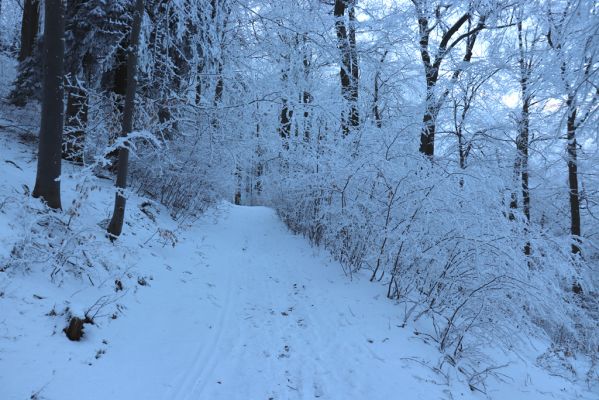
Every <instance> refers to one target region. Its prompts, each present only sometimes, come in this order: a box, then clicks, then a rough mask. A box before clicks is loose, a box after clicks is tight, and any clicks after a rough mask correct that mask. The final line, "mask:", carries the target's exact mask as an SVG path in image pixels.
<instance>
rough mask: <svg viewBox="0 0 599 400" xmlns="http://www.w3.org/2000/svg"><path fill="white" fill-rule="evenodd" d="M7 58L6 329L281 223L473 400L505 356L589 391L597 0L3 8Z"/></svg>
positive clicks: (1, 131) (597, 346) (595, 366)
mask: <svg viewBox="0 0 599 400" xmlns="http://www.w3.org/2000/svg"><path fill="white" fill-rule="evenodd" d="M0 57H1V60H0V64H1V71H0V75H1V77H0V79H1V82H0V85H3V86H4V87H3V88H2V89H1V91H0V92H1V93H0V94H1V95H2V97H3V98H2V100H1V104H0V136H4V138H3V139H2V141H1V142H0V148H1V149H2V150H1V151H2V153H3V154H2V157H3V158H4V160H5V163H4V164H3V166H2V169H3V170H4V171H15V173H19V174H20V173H21V171H23V173H26V174H27V175H23V176H27V177H31V179H32V180H31V181H26V180H23V181H21V180H20V179H22V178H18V179H17V178H14V179H13V178H12V177H11V176H12V175H10V173H9V172H6V174H5V173H4V172H3V173H0V176H2V175H5V178H4V179H5V181H2V182H5V183H6V182H9V183H7V184H6V185H4V183H3V184H0V214H2V215H0V217H1V218H0V222H1V224H0V232H2V233H1V234H0V238H1V240H0V245H1V246H0V247H2V252H0V275H4V276H3V277H0V278H1V279H0V306H1V303H2V302H3V300H5V299H6V298H5V297H4V296H3V295H4V293H5V292H7V288H9V287H11V285H12V286H15V285H16V284H12V283H11V282H14V281H15V280H19V282H20V280H23V281H26V280H27V274H28V273H30V272H27V271H32V270H33V271H35V270H40V271H43V274H42V275H40V276H42V277H43V278H39V279H40V280H41V281H42V282H44V283H43V284H41V283H39V284H40V285H47V286H48V287H53V288H54V289H52V291H56V290H57V291H58V292H60V290H61V289H60V287H61V286H62V285H63V284H64V285H66V286H68V287H73V288H75V287H80V288H82V289H81V290H83V288H84V287H88V286H93V287H94V288H97V287H98V284H97V280H95V278H98V277H99V276H100V275H101V276H105V278H101V279H102V280H103V281H105V280H109V281H110V282H109V283H111V282H112V281H114V280H115V279H116V281H115V282H117V281H118V282H119V283H116V286H117V290H116V291H117V292H119V290H118V286H119V285H121V288H120V289H122V285H123V283H125V281H124V280H123V279H124V278H118V279H117V278H115V276H116V275H114V274H116V272H115V271H119V270H120V271H121V272H119V274H121V275H122V274H123V272H122V271H124V270H126V269H127V268H128V267H127V265H128V264H127V261H122V260H119V259H118V258H117V257H116V256H114V259H113V260H112V261H110V262H108V261H106V262H103V261H102V262H100V261H99V260H101V258H102V257H103V256H104V255H105V254H107V253H110V252H112V250H110V249H112V248H114V249H119V250H118V251H123V252H124V253H127V252H128V250H126V249H127V248H129V247H127V246H133V245H131V243H132V242H130V240H133V239H132V237H133V236H132V235H135V234H136V232H137V231H136V229H142V228H139V224H140V222H139V221H141V220H142V219H143V220H144V221H145V220H146V219H148V218H149V219H151V220H152V223H155V224H158V222H156V218H157V215H158V214H160V211H159V210H163V211H162V212H163V214H164V215H161V216H160V218H158V219H159V220H160V221H162V219H161V218H168V220H169V221H170V222H169V223H172V224H174V225H173V226H177V228H168V229H167V228H165V227H157V228H152V229H154V230H155V231H156V234H153V235H152V237H150V239H148V241H147V242H145V243H142V242H140V244H139V246H137V245H135V246H133V247H135V248H136V251H144V250H143V249H144V248H145V247H144V246H147V244H148V243H149V242H151V241H156V240H160V241H161V243H162V245H163V247H173V248H175V247H176V246H182V244H181V243H183V239H181V238H182V237H183V236H185V235H184V234H183V233H180V232H183V231H184V230H185V229H188V228H189V227H190V226H193V225H194V223H196V222H197V221H199V220H202V218H203V217H205V216H206V215H212V214H211V213H212V212H214V211H213V210H215V209H219V207H223V206H222V202H223V201H225V202H228V203H232V204H233V205H236V206H241V207H248V210H250V209H249V207H251V208H255V209H256V210H257V209H261V208H260V207H268V208H269V209H272V210H274V211H275V213H276V217H277V218H278V219H280V220H281V221H282V222H283V223H284V225H285V226H286V229H287V230H288V231H290V232H291V233H292V234H294V235H296V236H299V237H303V238H305V240H307V241H309V243H310V245H311V248H312V249H320V250H322V251H324V253H325V254H326V257H329V258H330V259H331V260H333V261H334V262H335V263H336V264H335V265H339V266H340V272H341V274H342V275H343V277H342V279H343V280H344V281H347V282H354V281H363V282H364V284H365V285H366V286H369V287H371V289H373V292H374V293H376V295H377V296H378V295H380V296H381V298H383V299H384V301H383V300H381V301H382V302H383V303H384V305H381V306H380V307H387V306H388V305H389V304H391V305H392V306H393V307H392V310H393V311H392V313H394V317H393V318H395V319H394V321H395V322H396V325H397V326H398V327H400V329H409V330H411V331H414V332H413V334H415V335H416V336H417V337H419V338H420V339H421V340H422V341H424V342H425V343H426V344H427V345H428V346H429V347H432V348H433V349H434V350H435V354H436V355H437V360H438V362H436V363H432V364H435V365H434V366H432V367H431V368H433V369H436V370H437V372H438V373H440V374H441V375H443V376H446V377H447V376H450V375H451V376H453V375H452V374H456V376H460V377H461V378H458V381H463V382H466V385H467V387H468V388H469V390H470V391H471V392H473V393H475V394H479V395H482V394H486V395H489V396H490V394H489V393H490V392H488V390H487V382H490V381H489V380H490V379H492V378H493V379H500V377H501V376H502V373H501V368H502V367H503V366H504V365H507V364H509V362H508V363H504V362H502V361H499V360H500V359H502V357H504V355H505V354H512V355H510V356H507V357H508V359H509V360H511V359H512V358H515V359H518V358H522V359H526V360H529V361H530V362H531V363H532V364H534V365H536V366H538V367H539V368H541V369H542V370H544V371H546V372H548V373H549V374H551V375H552V376H559V377H562V378H563V377H565V378H567V379H569V380H570V381H576V382H579V383H581V385H583V386H584V385H586V387H587V390H589V391H590V392H589V394H588V396H589V397H588V399H592V398H594V397H592V396H593V395H592V393H591V392H593V393H595V394H596V393H598V392H599V287H598V285H599V4H598V3H597V2H596V1H595V0H448V1H440V0H0ZM15 141H16V142H19V143H20V144H19V146H21V145H24V146H28V147H27V148H28V149H30V150H31V155H30V156H29V158H28V161H27V166H25V165H24V161H18V160H17V159H16V158H14V157H16V156H15V155H14V154H17V153H18V152H19V151H20V150H15V149H16V147H14V146H13V145H12V144H10V143H12V142H15ZM11 146H13V147H11ZM19 148H20V147H19ZM11 149H12V150H11ZM28 154H29V153H28ZM19 157H20V156H19ZM23 160H25V158H23ZM11 163H12V164H11ZM17 168H18V170H20V171H17V170H16V169H17ZM11 173H12V172H11ZM19 176H20V175H19ZM27 179H29V178H27ZM10 182H12V183H10ZM65 182H66V183H65ZM2 185H4V186H2ZM11 185H12V186H11ZM65 185H66V186H65ZM29 187H31V190H30V189H29ZM17 192H18V193H17ZM98 199H102V200H98ZM138 199H142V200H139V201H140V202H141V203H140V204H141V205H140V206H139V207H138V206H137V205H136V204H137V202H138ZM98 201H101V202H102V203H101V205H98V204H100V203H97V202H98ZM229 206H230V207H233V206H231V205H229ZM229 206H228V207H229ZM90 207H91V208H90ZM90 209H94V210H95V211H89V210H90ZM227 210H228V209H227ZM231 210H237V209H236V208H231ZM240 210H245V208H242V209H240ZM140 212H141V214H140ZM223 212H224V211H223ZM228 212H230V213H231V214H230V215H231V216H230V217H229V218H233V216H234V215H238V214H236V213H237V211H228ZM251 212H252V211H248V213H251ZM255 212H257V211H255ZM239 215H240V216H239V218H241V219H243V218H245V216H246V214H239ZM247 215H253V214H247ZM269 215H270V214H269ZM91 216H93V218H92V217H91ZM248 218H249V217H248ZM269 218H270V217H269ZM273 218H274V217H273ZM249 220H250V219H248V221H249ZM17 221H18V223H17ZM252 221H253V220H252ZM148 223H149V222H148ZM273 223H274V222H273ZM4 224H6V225H4ZM239 224H241V222H239ZM254 225H255V226H256V227H259V225H260V223H259V222H258V223H256V224H254ZM152 226H153V225H152ZM156 226H158V225H156ZM231 226H232V228H231V230H232V231H231V232H229V233H227V234H226V235H225V236H223V238H222V243H225V244H226V243H227V240H228V239H227V235H229V234H230V235H231V237H236V236H235V235H237V234H238V233H239V232H235V230H237V229H241V230H243V229H245V228H243V227H242V228H239V227H238V226H237V225H231ZM183 227H187V228H185V229H184V228H183ZM143 229H146V228H143ZM147 229H150V228H147ZM256 229H258V228H256ZM144 232H145V231H144ZM248 235H249V236H248V237H249V238H250V239H248V238H247V237H246V239H244V240H246V242H247V240H250V241H251V238H252V236H253V234H251V233H250V234H248ZM266 235H267V234H266V233H265V236H264V237H266ZM281 235H282V234H281ZM140 236H142V235H141V234H140ZM179 236H181V237H179ZM269 237H270V236H269ZM278 237H279V236H274V237H272V238H271V239H269V240H271V241H269V242H268V243H261V244H260V248H261V249H262V250H261V251H262V253H260V254H258V253H257V255H256V257H261V254H262V255H263V253H264V254H266V253H270V252H279V251H283V250H282V249H285V248H286V247H285V243H286V242H285V240H286V239H285V240H284V239H281V240H280V241H279V239H277V238H278ZM281 237H282V236H281ZM135 240H137V239H135ZM144 240H145V239H144ZM189 240H190V241H197V242H198V243H199V242H200V239H199V238H195V239H194V238H193V237H190V239H189ZM231 240H232V241H234V239H231ZM265 240H266V239H265ZM178 242H181V243H178ZM98 243H100V244H98ZM231 243H233V242H231ZM252 243H253V242H252ZM171 245H172V246H171ZM257 245H258V244H257ZM240 246H241V245H240ZM280 246H281V247H280ZM246 247H247V246H246ZM223 248H226V247H223ZM320 250H319V251H320ZM114 251H115V254H116V252H118V251H117V250H114ZM148 251H150V250H148ZM223 251H224V252H225V253H224V254H226V252H227V250H223ZM244 251H245V250H244ZM314 251H316V250H314ZM248 252H249V250H248ZM118 254H120V253H118ZM123 257H124V256H123ZM223 257H224V256H223ZM248 257H249V256H248ZM290 257H291V256H290ZM298 257H299V256H298ZM183 258H184V256H182V259H183ZM240 262H244V261H240ZM126 264H127V265H126ZM298 268H300V269H301V268H302V266H301V265H299V264H298ZM102 269H104V270H105V271H96V270H102ZM90 271H94V272H90ZM111 271H112V272H111ZM311 271H312V270H311ZM318 271H319V270H318V269H315V270H313V273H314V276H313V277H314V279H316V278H317V277H318V276H319V274H320V272H318ZM197 273H198V274H199V273H201V272H197ZM102 274H103V275H102ZM273 274H274V272H273ZM121 275H119V276H121ZM250 275H251V273H250ZM36 276H37V275H36ZM244 276H245V275H244ZM106 277H108V278H106ZM130 278H131V279H132V280H133V281H134V282H133V284H135V285H136V287H138V286H139V285H141V286H144V285H143V284H142V283H139V282H140V280H139V277H137V276H134V277H130ZM98 279H100V278H98ZM121 281H122V283H121ZM36 282H38V279H37V278H36ZM65 282H69V283H65ZM136 282H137V283H139V285H137V283H136ZM144 282H145V280H144ZM244 282H246V283H248V284H249V282H253V280H252V278H250V277H247V279H246V280H245V281H244ZM244 282H240V287H243V284H244ZM290 284H291V282H290ZM69 285H70V286H69ZM125 286H127V284H126V283H125ZM44 287H45V286H44ZM99 287H102V285H100V286H99ZM112 289H113V288H112V287H111V289H110V290H111V292H113V290H112ZM94 290H95V289H94ZM148 290H153V289H152V288H151V289H148ZM197 290H203V287H200V286H198V289H197ZM365 290H370V289H365ZM49 291H50V290H49ZM358 292H360V290H358ZM369 293H370V292H369ZM57 296H58V297H57V298H60V299H61V301H62V297H60V296H61V295H60V294H59V295H57ZM63 297H64V296H63ZM365 297H366V296H365ZM365 297H364V301H365V302H366V298H365ZM15 298H16V297H15ZM15 301H16V300H15ZM85 301H91V300H87V299H86V300H85ZM306 301H309V300H306ZM92 303H93V302H92ZM113 303H114V304H113ZM358 303H359V302H358ZM7 304H8V303H5V305H4V306H2V307H0V319H2V314H4V313H5V311H6V310H8V308H9V307H8V305H7ZM115 304H117V301H116V300H115V301H114V302H113V300H112V299H108V298H106V301H105V302H100V303H97V304H94V305H93V306H92V307H90V308H88V309H87V311H85V312H81V313H79V314H80V315H79V316H80V317H81V320H79V321H83V322H81V324H87V323H88V322H89V323H90V324H93V321H92V320H93V318H90V319H89V320H86V319H87V317H89V316H90V315H91V314H93V315H94V316H96V315H97V316H98V319H99V318H100V316H101V315H102V314H103V313H104V311H105V310H106V309H108V308H110V307H112V306H113V305H115ZM364 304H366V303H364ZM368 304H370V303H368ZM378 304H379V303H373V305H372V307H373V310H372V312H373V313H375V310H374V309H376V307H379V305H378ZM87 306H89V304H87ZM4 307H6V308H4ZM71 309H73V307H71ZM101 309H102V311H101V312H100V310H101ZM53 310H54V308H53ZM90 310H92V312H91V314H90ZM385 310H386V308H385ZM46 311H47V310H46ZM121 311H122V310H121ZM350 311H351V309H350ZM94 312H95V314H94ZM285 312H286V313H287V312H288V311H285ZM365 312H366V313H369V312H370V311H365ZM83 314H84V315H83ZM74 315H75V314H73V315H71V313H70V311H69V312H65V313H64V315H63V314H61V316H62V317H64V318H63V319H65V318H66V322H69V321H70V322H71V323H72V322H73V316H74ZM119 315H120V314H119ZM83 317H85V318H83ZM122 318H128V317H127V316H123V317H122ZM115 319H116V318H115ZM9 320H10V319H9ZM63 322H64V321H61V322H60V323H61V324H63ZM81 326H83V325H81ZM61 329H62V326H61ZM86 329H87V328H86ZM68 331H69V328H67V329H66V330H65V332H67V336H69V339H72V338H71V337H70V335H69V333H68ZM387 335H392V333H388V334H387ZM8 336H10V335H8V334H6V335H5V336H0V343H1V341H2V339H3V337H8ZM62 336H63V338H64V335H62ZM66 343H67V344H68V343H69V342H66ZM370 343H372V342H370ZM531 343H534V346H533V347H535V349H536V353H535V355H534V356H531V355H530V353H529V352H528V350H527V351H525V350H523V349H524V348H528V347H527V346H529V345H530V344H531ZM286 346H287V345H286ZM287 351H288V348H286V350H285V352H287ZM285 352H283V354H285ZM500 354H501V356H500ZM2 358H3V351H2V345H1V344H0V365H1V364H2ZM96 358H98V357H96ZM90 365H91V364H90ZM4 368H6V366H4V367H2V368H0V376H1V375H3V374H4ZM391 372H392V371H389V372H388V373H389V374H391ZM396 373H398V372H397V371H396ZM390 376H391V377H390V378H389V379H393V378H392V375H390ZM7 379H8V378H7ZM190 379H191V378H190ZM248 379H250V378H248ZM448 380H449V378H448ZM1 381H2V378H0V382H1ZM219 384H220V381H219ZM287 386H289V387H292V389H293V388H295V386H293V384H288V385H287ZM38 389H39V388H38ZM190 390H191V392H192V393H196V392H197V393H196V394H197V395H198V397H189V398H215V397H202V396H200V394H201V393H204V394H205V393H206V392H200V391H198V390H199V389H197V384H196V385H195V386H193V387H192V388H191V389H190ZM203 390H204V389H203ZM595 390H596V391H597V392H595ZM194 391H195V392H194ZM11 393H12V392H11ZM15 393H16V392H15ZM233 393H236V395H234V396H233V397H231V396H232V395H231V394H230V393H229V394H228V395H226V396H225V395H223V397H221V398H244V397H235V396H241V394H240V393H238V392H233ZM292 393H293V392H292ZM315 393H316V392H315ZM318 393H320V392H318ZM28 394H30V393H28ZM38 396H39V397H35V398H36V399H38V398H39V399H42V398H45V397H42V396H41V394H39V395H38ZM278 396H280V397H277V396H275V395H272V397H270V398H295V397H293V396H291V395H289V394H288V395H281V394H280V393H279V395H278ZM451 396H456V397H457V395H456V394H455V393H454V394H453V395H451V394H450V396H449V397H450V398H453V397H451ZM2 397H3V396H2V389H0V398H2ZM314 397H324V398H337V397H335V396H333V397H330V396H329V397H327V396H322V393H321V395H319V396H317V395H314ZM491 397H492V396H491ZM491 397H489V398H491ZM9 398H10V397H9ZM31 398H32V399H34V397H33V395H32V397H31ZM48 398H49V397H48ZM56 398H61V397H60V396H59V397H56ZM66 398H69V397H62V399H66ZM90 398H91V397H90ZM113 398H121V397H118V396H117V397H113ZM122 398H125V397H122ZM129 398H130V397H129ZM147 398H152V397H151V396H150V397H147ZM165 398H169V397H168V396H166V397H165ZM170 398H173V399H174V398H186V397H177V396H175V395H172V397H170ZM245 398H258V397H251V396H250V397H245ZM264 398H268V397H264ZM339 398H342V397H339ZM345 398H348V397H345ZM354 398H365V397H362V396H361V395H357V394H356V396H355V397H354ZM372 398H377V397H376V396H375V397H372ZM381 398H382V397H381ZM414 398H416V397H414ZM430 398H436V397H432V395H431V397H430ZM497 398H501V397H497ZM514 398H519V397H517V396H516V397H514ZM522 398H524V397H522ZM531 398H536V397H531ZM538 398H544V397H538ZM560 398H561V397H560ZM564 398H566V397H564ZM571 398H584V399H586V398H587V397H584V396H582V397H571Z"/></svg>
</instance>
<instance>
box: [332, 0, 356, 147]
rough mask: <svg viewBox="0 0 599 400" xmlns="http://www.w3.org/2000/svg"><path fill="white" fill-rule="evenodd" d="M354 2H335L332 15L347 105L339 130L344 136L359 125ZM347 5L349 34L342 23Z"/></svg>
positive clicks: (342, 85) (353, 0)
mask: <svg viewBox="0 0 599 400" xmlns="http://www.w3.org/2000/svg"><path fill="white" fill-rule="evenodd" d="M354 3H355V0H349V1H348V0H336V1H335V8H334V15H335V18H336V21H335V32H336V35H337V46H338V48H339V50H340V52H341V68H340V70H339V77H340V79H341V94H342V97H343V99H344V100H345V101H346V102H347V103H349V108H350V110H349V116H348V115H347V111H344V112H343V113H342V117H341V128H342V130H343V133H344V134H346V135H347V134H348V133H349V131H350V125H351V127H352V128H355V127H357V126H358V125H359V124H360V115H359V112H358V94H359V92H358V83H359V67H358V57H357V49H356V30H355V9H354ZM348 5H349V34H348V28H347V26H346V24H345V21H344V19H343V18H344V15H345V10H346V8H347V7H348Z"/></svg>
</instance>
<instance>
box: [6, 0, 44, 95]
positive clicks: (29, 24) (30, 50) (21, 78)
mask: <svg viewBox="0 0 599 400" xmlns="http://www.w3.org/2000/svg"><path fill="white" fill-rule="evenodd" d="M39 7H40V6H39V0H25V2H24V3H23V17H22V21H21V44H20V48H19V54H18V57H17V60H18V61H19V66H18V73H17V78H16V79H15V82H14V87H13V89H12V90H11V92H10V94H9V96H8V99H9V101H10V103H11V104H13V105H15V106H17V107H23V106H25V105H26V104H27V102H28V101H29V100H30V99H33V98H35V99H40V93H41V87H40V85H39V82H40V81H41V80H43V78H42V70H41V65H42V61H41V54H40V53H41V49H40V45H39V42H38V33H39V23H40V21H39V20H40V10H39Z"/></svg>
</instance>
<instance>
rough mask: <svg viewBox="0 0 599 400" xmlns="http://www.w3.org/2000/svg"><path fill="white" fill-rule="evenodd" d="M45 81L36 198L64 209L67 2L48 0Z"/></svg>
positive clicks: (35, 189)
mask: <svg viewBox="0 0 599 400" xmlns="http://www.w3.org/2000/svg"><path fill="white" fill-rule="evenodd" d="M44 35H45V40H44V62H45V71H44V83H43V97H42V120H41V128H40V138H39V150H38V161H37V176H36V179H35V188H34V189H33V197H40V198H42V199H43V200H44V201H46V203H47V204H48V206H49V207H51V208H61V203H60V180H59V179H60V172H61V150H62V129H63V119H64V110H63V106H64V100H63V97H64V87H63V76H64V71H63V70H64V3H63V0H46V2H45V21H44Z"/></svg>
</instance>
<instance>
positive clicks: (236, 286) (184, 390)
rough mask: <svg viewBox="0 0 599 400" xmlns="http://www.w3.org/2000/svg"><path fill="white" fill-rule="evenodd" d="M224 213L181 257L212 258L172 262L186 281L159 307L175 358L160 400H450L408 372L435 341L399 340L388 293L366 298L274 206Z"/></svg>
mask: <svg viewBox="0 0 599 400" xmlns="http://www.w3.org/2000/svg"><path fill="white" fill-rule="evenodd" d="M219 214H220V215H219V216H218V217H217V218H219V221H218V223H216V224H213V223H210V221H209V220H208V221H206V220H204V223H203V224H201V225H200V226H198V227H197V228H196V229H195V230H194V231H192V232H190V233H189V235H190V237H188V238H187V239H185V240H184V241H183V244H182V245H181V246H180V248H178V249H177V250H176V251H177V252H178V253H179V254H182V255H183V256H184V255H188V257H189V259H202V260H203V261H202V263H200V264H195V265H185V258H182V259H181V260H180V262H181V264H182V265H180V266H179V267H175V266H173V271H172V274H173V275H174V276H176V275H177V274H178V273H179V274H183V276H185V277H184V278H179V279H178V280H173V281H171V282H170V284H171V285H173V286H171V287H170V288H166V286H165V289H166V293H165V296H169V294H170V296H172V295H173V293H177V298H178V299H174V298H173V299H170V300H169V301H168V302H167V301H165V302H164V303H163V304H162V305H160V304H157V305H156V310H159V312H160V313H162V316H161V318H164V320H163V321H161V325H164V326H166V327H168V328H167V330H166V331H165V333H167V334H166V335H165V337H164V341H163V342H162V343H161V346H162V350H161V352H164V354H168V355H169V356H165V357H164V361H167V362H172V363H173V366H172V369H171V368H169V370H170V371H171V372H172V378H171V379H164V381H163V382H162V384H164V385H165V388H164V391H163V395H162V396H163V397H162V398H164V399H294V398H298V399H303V398H306V399H313V398H327V399H333V398H335V399H348V398H356V399H367V398H381V399H383V398H393V397H395V396H397V395H398V392H397V390H398V388H399V387H401V388H402V391H406V392H409V393H411V398H413V399H418V398H423V399H430V398H439V397H441V396H442V390H443V387H442V386H439V387H434V386H435V385H432V386H433V388H432V389H433V390H432V391H431V387H430V386H431V385H424V386H426V387H422V386H423V385H421V382H420V381H419V380H417V379H414V377H413V376H412V374H411V373H410V371H409V370H407V369H406V370H404V371H401V369H402V368H404V367H407V366H408V364H409V363H408V362H406V361H402V360H401V358H402V357H405V356H406V351H405V347H406V346H408V345H409V346H419V347H425V346H423V345H422V344H420V343H398V341H397V336H398V335H397V332H396V331H398V330H399V329H400V328H398V327H397V325H398V324H399V321H398V320H397V319H396V315H397V314H398V313H397V309H394V307H393V306H392V305H391V304H385V303H386V302H385V301H382V299H379V296H380V294H381V293H383V292H382V290H380V288H375V287H372V289H373V291H372V293H365V292H364V290H365V289H366V290H367V289H368V286H365V285H364V282H359V281H358V282H351V281H349V280H348V279H347V278H346V277H345V276H343V274H342V271H341V269H340V268H339V266H338V265H337V264H334V263H329V262H328V261H327V259H326V258H324V257H323V256H319V255H318V254H315V250H314V249H313V248H311V247H310V246H309V245H308V244H307V243H306V241H305V240H304V239H303V238H300V237H294V236H292V235H291V234H290V233H289V231H288V230H287V229H286V228H285V227H284V226H283V224H282V223H281V222H280V221H279V219H278V218H277V217H276V215H275V213H274V212H273V211H272V210H269V209H266V208H262V207H252V208H250V207H233V206H223V207H221V209H220V213H219ZM193 235H197V236H196V237H195V238H193V237H192V236H193ZM167 262H168V261H167ZM175 286H176V287H177V289H175ZM356 286H360V288H357V287H356ZM157 289H158V288H157V287H155V288H154V290H157ZM153 297H154V298H155V299H156V300H157V301H158V302H160V300H159V299H160V298H161V297H162V296H153ZM373 303H376V304H373ZM412 350H415V349H412ZM427 350H428V351H430V349H425V348H422V349H420V351H427ZM140 352H141V353H143V349H142V348H140ZM415 353H416V354H418V351H415ZM161 358H162V357H161ZM164 361H160V360H156V361H155V362H156V364H157V367H159V368H162V367H163V365H162V363H163V362H164ZM416 370H417V371H418V372H419V373H420V374H424V375H423V376H420V378H422V379H438V378H437V377H435V376H433V375H431V374H429V373H427V372H426V371H424V370H422V368H416ZM157 375H160V374H157ZM402 376H404V378H403V379H402ZM164 378H167V377H166V376H165V377H164ZM419 388H420V390H419ZM160 390H161V388H159V387H158V388H157V391H156V393H158V392H160ZM435 391H437V392H436V393H435ZM419 393H420V394H419ZM431 396H432V397H431Z"/></svg>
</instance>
